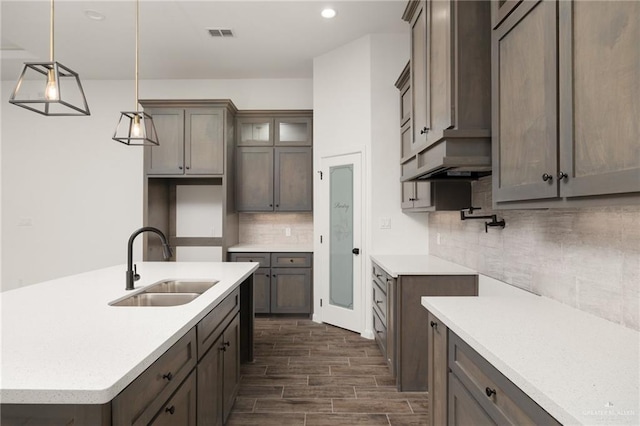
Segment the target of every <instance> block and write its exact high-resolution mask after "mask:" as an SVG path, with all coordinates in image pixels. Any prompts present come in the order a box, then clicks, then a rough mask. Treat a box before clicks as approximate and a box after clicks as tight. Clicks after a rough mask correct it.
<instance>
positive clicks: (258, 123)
mask: <svg viewBox="0 0 640 426" xmlns="http://www.w3.org/2000/svg"><path fill="white" fill-rule="evenodd" d="M247 114H248V115H245V116H239V117H238V118H237V120H236V126H237V128H238V133H239V135H238V142H237V148H236V170H235V174H236V208H237V210H238V211H239V212H264V211H283V212H287V211H290V212H296V211H312V210H313V171H312V169H313V152H312V148H311V145H312V139H311V138H312V124H311V117H310V116H309V113H307V112H301V113H298V114H295V115H292V116H291V117H284V116H275V117H274V116H264V115H257V116H255V115H252V114H250V113H247Z"/></svg>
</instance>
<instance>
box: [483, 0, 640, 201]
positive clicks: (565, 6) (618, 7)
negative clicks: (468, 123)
mask: <svg viewBox="0 0 640 426" xmlns="http://www.w3.org/2000/svg"><path fill="white" fill-rule="evenodd" d="M505 8H506V9H505ZM493 11H494V13H493V15H494V22H497V24H496V25H497V26H496V28H495V29H494V30H493V37H492V48H493V61H494V68H493V95H494V105H493V117H494V121H493V161H494V177H493V200H494V204H495V207H497V208H537V207H571V206H590V205H602V204H607V205H611V204H612V203H615V204H637V203H639V202H640V197H639V195H640V155H639V154H638V143H637V141H638V140H639V139H640V128H639V127H638V126H637V123H636V122H637V120H634V119H632V118H631V117H637V116H639V115H640V84H639V77H638V75H640V52H639V51H638V49H637V45H638V39H637V34H638V31H639V27H640V23H638V20H637V19H635V18H634V17H637V16H638V15H639V14H640V5H639V4H638V3H637V2H622V1H621V2H580V1H559V2H556V1H552V0H542V1H537V2H534V1H531V2H522V3H520V4H517V5H515V4H511V3H510V4H508V5H503V4H502V3H501V2H496V3H494V5H493ZM503 11H504V13H503ZM507 11H508V12H509V13H506V12H507ZM503 15H504V16H503ZM522 99H527V102H522Z"/></svg>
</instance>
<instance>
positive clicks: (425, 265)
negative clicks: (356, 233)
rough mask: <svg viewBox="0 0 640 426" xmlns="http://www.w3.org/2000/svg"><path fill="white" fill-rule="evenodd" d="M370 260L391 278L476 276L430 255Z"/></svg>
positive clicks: (381, 257) (469, 270) (373, 256)
mask: <svg viewBox="0 0 640 426" xmlns="http://www.w3.org/2000/svg"><path fill="white" fill-rule="evenodd" d="M370 258H371V260H372V261H373V262H374V263H376V264H377V265H378V266H380V267H381V268H382V269H383V270H384V271H385V272H386V273H387V274H389V275H391V276H392V277H393V278H398V277H399V276H400V275H478V272H477V271H474V270H473V269H469V268H467V267H465V266H461V265H458V264H457V263H453V262H451V261H448V260H444V259H441V258H439V257H436V256H432V255H384V254H374V255H371V256H370Z"/></svg>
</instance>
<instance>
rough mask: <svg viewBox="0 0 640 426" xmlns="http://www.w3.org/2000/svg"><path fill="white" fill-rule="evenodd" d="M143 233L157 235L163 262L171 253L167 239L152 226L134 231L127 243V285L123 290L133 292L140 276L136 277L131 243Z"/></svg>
mask: <svg viewBox="0 0 640 426" xmlns="http://www.w3.org/2000/svg"><path fill="white" fill-rule="evenodd" d="M143 232H155V233H156V234H158V236H159V237H160V239H161V240H162V257H164V260H169V259H170V258H171V256H172V254H173V253H171V247H169V243H168V242H167V237H165V235H164V234H163V233H162V231H161V230H159V229H158V228H154V227H152V226H145V227H143V228H140V229H138V230H137V231H134V232H133V234H131V236H130V237H129V243H128V245H127V285H126V287H125V290H133V283H134V282H136V281H138V280H139V279H140V275H138V273H137V271H136V266H135V265H133V241H134V240H135V239H136V237H137V236H138V235H140V234H142V233H143Z"/></svg>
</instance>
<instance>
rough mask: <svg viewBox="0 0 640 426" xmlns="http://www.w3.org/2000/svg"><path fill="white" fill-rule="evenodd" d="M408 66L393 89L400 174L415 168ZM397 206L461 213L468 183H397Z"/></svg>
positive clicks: (468, 199)
mask: <svg viewBox="0 0 640 426" xmlns="http://www.w3.org/2000/svg"><path fill="white" fill-rule="evenodd" d="M409 65H410V63H408V64H407V65H406V66H405V68H404V70H403V71H402V73H401V74H400V77H398V80H397V81H396V87H397V88H398V90H399V91H400V123H401V128H400V144H401V145H400V151H401V158H400V164H401V168H402V174H403V175H404V174H407V173H409V170H408V169H407V168H412V167H413V166H414V165H415V157H413V156H412V155H411V153H413V144H412V142H411V140H412V139H411V128H412V120H411V111H412V110H411V108H412V107H411V90H410V88H411V85H410V83H409V81H410V80H409V70H410V67H409ZM400 185H402V188H401V195H402V199H401V201H400V206H401V208H402V211H403V212H405V213H409V212H427V211H436V210H461V209H464V208H467V207H469V206H471V184H470V183H469V182H463V181H458V182H454V181H449V182H442V181H439V182H430V181H425V180H420V181H406V182H401V183H400Z"/></svg>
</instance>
